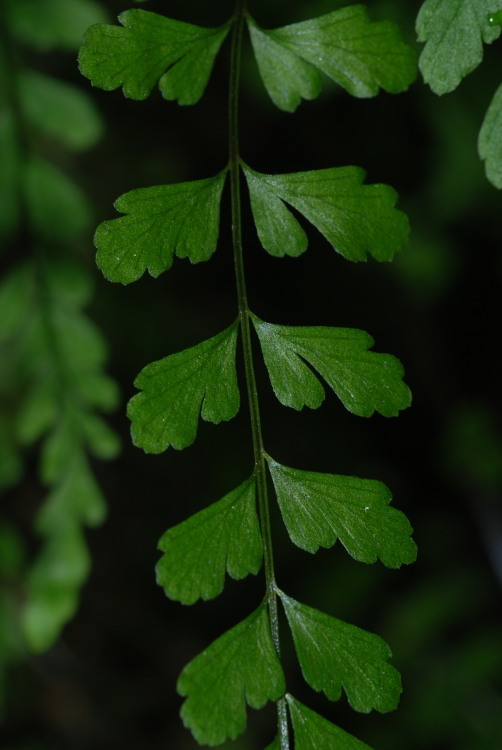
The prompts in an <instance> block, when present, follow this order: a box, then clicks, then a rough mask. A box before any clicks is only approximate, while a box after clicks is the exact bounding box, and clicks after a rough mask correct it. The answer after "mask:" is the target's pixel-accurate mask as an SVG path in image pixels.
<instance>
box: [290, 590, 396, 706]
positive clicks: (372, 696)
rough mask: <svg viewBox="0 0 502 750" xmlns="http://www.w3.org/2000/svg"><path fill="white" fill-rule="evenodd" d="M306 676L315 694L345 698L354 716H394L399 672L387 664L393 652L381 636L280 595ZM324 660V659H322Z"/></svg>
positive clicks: (335, 698)
mask: <svg viewBox="0 0 502 750" xmlns="http://www.w3.org/2000/svg"><path fill="white" fill-rule="evenodd" d="M279 596H280V598H281V601H282V603H283V605H284V609H285V611H286V615H287V618H288V622H289V626H290V628H291V632H292V633H293V640H294V642H295V648H296V653H297V654H298V659H299V661H300V664H301V667H302V672H303V675H304V677H305V679H306V681H307V682H308V683H309V685H310V686H311V687H312V688H314V690H319V691H320V690H323V691H324V692H325V693H326V697H327V698H329V699H330V700H332V701H336V700H338V699H339V698H340V696H341V694H342V687H343V689H344V690H345V692H346V693H347V698H348V699H349V703H350V705H351V706H352V708H353V709H354V710H355V711H363V712H365V713H367V712H369V711H371V710H372V709H374V708H376V709H377V710H378V711H381V712H386V711H392V710H394V709H395V708H396V706H397V704H398V701H399V696H400V695H401V679H400V676H399V672H398V671H397V670H396V669H394V667H392V666H391V665H390V664H388V663H387V660H388V659H389V658H390V657H391V656H392V654H391V651H390V648H389V647H388V646H387V644H386V643H385V641H383V640H382V639H381V638H380V637H379V636H377V635H374V634H373V633H368V632H367V631H366V630H361V628H356V627H355V626H354V625H349V624H348V623H346V622H342V621H341V620H337V619H336V618H335V617H330V616H329V615H326V614H324V612H320V611H319V610H318V609H313V608H312V607H307V606H306V605H305V604H300V603H299V602H296V601H295V600H294V599H291V598H290V597H289V596H286V594H284V593H283V592H280V594H279ZM319 654H322V655H323V657H322V659H319Z"/></svg>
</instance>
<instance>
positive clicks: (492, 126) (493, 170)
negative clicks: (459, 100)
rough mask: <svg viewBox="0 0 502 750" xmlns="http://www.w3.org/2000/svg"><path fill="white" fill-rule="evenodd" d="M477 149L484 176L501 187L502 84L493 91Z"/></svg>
mask: <svg viewBox="0 0 502 750" xmlns="http://www.w3.org/2000/svg"><path fill="white" fill-rule="evenodd" d="M478 150H479V155H480V157H481V159H483V160H484V161H485V170H486V176H487V178H488V179H489V180H490V182H491V183H492V184H493V185H495V187H497V188H499V189H502V85H500V86H499V87H498V89H497V91H496V92H495V95H494V97H493V99H492V101H491V104H490V106H489V107H488V111H487V113H486V115H485V119H484V121H483V125H482V127H481V130H480V133H479V141H478Z"/></svg>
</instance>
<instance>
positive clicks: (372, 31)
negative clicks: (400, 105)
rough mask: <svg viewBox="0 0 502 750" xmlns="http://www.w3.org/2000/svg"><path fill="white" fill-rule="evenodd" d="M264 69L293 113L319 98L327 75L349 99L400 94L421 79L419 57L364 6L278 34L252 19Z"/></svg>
mask: <svg viewBox="0 0 502 750" xmlns="http://www.w3.org/2000/svg"><path fill="white" fill-rule="evenodd" d="M248 27H249V31H250V35H251V42H252V44H253V49H254V53H255V56H256V60H257V63H258V69H259V71H260V75H261V77H262V80H263V83H264V84H265V88H266V89H267V91H268V93H269V96H270V98H271V99H272V101H273V102H274V104H275V105H276V106H277V107H279V108H280V109H283V110H286V111H287V112H293V111H294V110H295V109H296V107H297V106H298V105H299V104H300V102H301V99H302V98H303V99H313V98H315V97H316V96H317V95H318V94H319V92H320V90H321V88H322V76H321V73H324V74H325V75H327V76H329V78H331V79H332V80H333V81H335V82H336V83H338V84H339V85H340V86H342V87H343V88H344V89H345V90H346V91H348V92H349V94H352V95H353V96H357V97H369V96H375V95H376V94H377V93H378V91H379V89H380V88H382V89H384V90H385V91H388V92H390V93H394V94H395V93H399V92H401V91H404V90H405V89H407V88H408V86H409V85H410V83H412V81H413V80H414V78H415V75H416V56H415V53H414V51H413V49H412V48H411V47H409V46H408V45H406V44H405V43H404V42H403V40H402V39H401V36H400V31H399V28H398V27H397V26H396V25H395V24H393V23H391V22H389V21H380V22H376V23H372V22H371V20H370V18H369V16H368V11H367V9H366V8H365V7H364V6H363V5H352V6H350V7H348V8H341V9H340V10H335V11H333V12H331V13H327V14H325V15H323V16H320V17H318V18H313V19H310V20H308V21H303V22H301V23H295V24H291V25H289V26H283V27H281V28H278V29H272V30H265V29H262V28H260V27H259V26H258V25H257V24H256V23H255V21H253V19H251V18H250V17H248Z"/></svg>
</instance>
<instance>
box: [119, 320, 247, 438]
mask: <svg viewBox="0 0 502 750" xmlns="http://www.w3.org/2000/svg"><path fill="white" fill-rule="evenodd" d="M236 345H237V324H236V323H233V324H232V325H231V326H229V328H227V329H225V330H224V331H222V332H221V333H218V334H217V335H216V336H213V337H212V338H210V339H208V340H207V341H203V342H202V343H201V344H197V345H196V346H192V347H190V349H185V350H184V351H182V352H179V353H178V354H171V355H170V356H169V357H165V358H164V359H160V360H159V361H158V362H152V363H151V364H149V365H147V366H146V367H145V368H144V369H143V370H142V371H141V372H140V374H139V375H138V377H137V378H136V380H135V381H134V384H135V386H136V387H137V388H141V389H142V392H141V393H138V394H136V396H133V398H132V399H131V400H130V402H129V407H128V410H127V413H128V416H129V418H130V419H131V421H132V428H131V430H132V437H133V441H134V444H135V445H137V446H138V447H139V448H143V449H144V450H145V451H147V452H148V453H162V451H164V450H166V448H168V447H169V446H170V445H172V446H173V448H177V449H178V450H179V449H181V448H186V447H187V446H188V445H191V444H192V443H193V441H194V440H195V436H196V434H197V425H198V422H199V416H202V419H205V420H206V421H207V422H213V423H214V424H218V423H219V422H222V421H223V420H228V419H232V417H235V415H236V414H237V412H238V411H239V404H240V395H239V388H238V386H237V372H236V369H235V348H236ZM201 407H202V408H201Z"/></svg>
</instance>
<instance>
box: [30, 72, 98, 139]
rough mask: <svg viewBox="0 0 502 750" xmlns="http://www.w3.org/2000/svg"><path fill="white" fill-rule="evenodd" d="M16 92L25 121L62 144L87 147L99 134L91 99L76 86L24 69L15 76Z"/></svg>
mask: <svg viewBox="0 0 502 750" xmlns="http://www.w3.org/2000/svg"><path fill="white" fill-rule="evenodd" d="M19 93H20V96H21V101H22V108H23V111H24V114H25V117H26V119H27V121H28V122H29V124H30V125H31V126H32V127H33V128H35V129H36V130H37V131H38V132H40V133H41V134H47V135H49V136H51V137H52V138H55V139H56V140H58V141H60V142H61V143H62V144H63V146H66V148H70V149H75V150H80V149H85V148H89V147H90V146H92V145H93V144H94V143H95V142H96V141H97V140H98V139H99V137H100V136H101V133H102V125H101V119H100V117H99V114H98V112H97V110H96V108H95V106H94V103H93V102H92V100H91V99H89V97H88V96H87V94H86V93H85V92H83V91H80V90H79V89H78V88H76V86H71V85H70V84H68V83H65V82H64V81H58V80H57V79H55V78H50V77H49V76H45V75H42V74H41V73H37V72H35V71H24V72H23V73H22V74H21V75H20V76H19Z"/></svg>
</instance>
